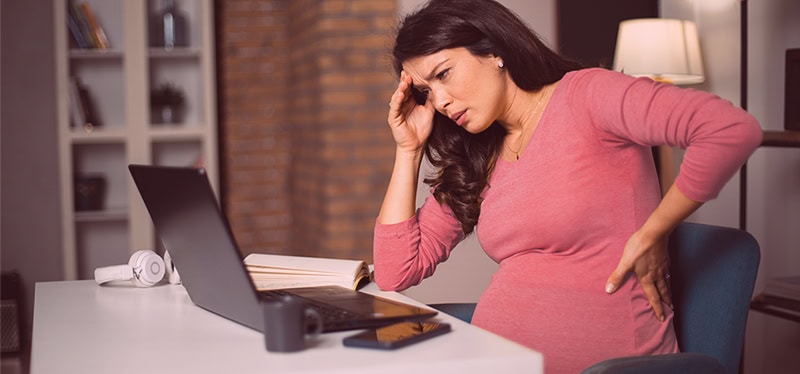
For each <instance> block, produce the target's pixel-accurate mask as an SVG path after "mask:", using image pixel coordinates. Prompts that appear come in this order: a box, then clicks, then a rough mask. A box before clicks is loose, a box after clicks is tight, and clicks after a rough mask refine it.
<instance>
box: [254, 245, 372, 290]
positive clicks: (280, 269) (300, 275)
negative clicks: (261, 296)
mask: <svg viewBox="0 0 800 374" xmlns="http://www.w3.org/2000/svg"><path fill="white" fill-rule="evenodd" d="M244 263H245V265H246V266H247V271H248V273H249V274H250V277H251V279H252V280H253V282H254V283H255V285H256V288H258V289H259V290H264V289H279V288H293V287H310V286H322V285H338V286H342V287H347V288H351V289H357V288H358V287H359V285H362V284H363V281H364V280H368V279H369V267H368V266H367V264H366V263H365V262H363V261H360V260H346V259H331V258H318V257H303V256H286V255H272V254H263V253H252V254H250V255H248V256H247V257H245V259H244Z"/></svg>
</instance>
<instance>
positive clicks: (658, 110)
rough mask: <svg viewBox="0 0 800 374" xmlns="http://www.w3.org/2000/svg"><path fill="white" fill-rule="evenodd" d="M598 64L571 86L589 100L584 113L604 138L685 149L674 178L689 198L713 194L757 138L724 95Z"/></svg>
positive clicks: (749, 120)
mask: <svg viewBox="0 0 800 374" xmlns="http://www.w3.org/2000/svg"><path fill="white" fill-rule="evenodd" d="M592 70H594V72H593V73H592ZM598 70H600V69H590V70H588V71H585V72H586V73H589V74H581V75H583V77H576V79H574V80H573V81H572V84H574V85H576V87H573V89H572V90H570V91H571V92H574V93H578V96H579V97H575V98H573V99H574V100H579V99H585V100H586V103H589V105H586V106H583V108H585V109H586V110H587V111H588V112H589V113H586V115H587V118H588V119H589V120H591V121H592V122H593V124H594V126H595V127H597V128H598V129H599V130H600V131H603V132H605V133H606V134H607V135H606V136H605V139H604V140H605V141H610V142H619V143H620V144H619V145H620V146H624V145H625V143H626V142H631V143H635V144H639V145H646V146H655V145H664V144H666V145H669V146H673V147H680V148H683V149H686V153H685V155H684V158H683V162H682V163H681V167H680V172H679V174H678V176H677V178H676V180H675V183H676V185H677V187H678V189H680V190H681V192H683V193H684V194H685V195H686V196H687V197H689V198H691V199H692V200H695V201H699V202H705V201H708V200H711V199H713V198H715V197H717V195H718V194H719V192H720V190H721V189H722V187H723V186H724V185H725V183H726V182H727V181H728V180H730V178H731V177H732V176H733V175H734V174H735V173H736V171H737V170H738V168H739V167H740V166H741V165H742V164H743V163H744V162H745V161H746V160H747V158H748V157H749V156H750V155H751V154H752V153H753V151H754V150H755V149H756V148H757V147H758V146H759V144H760V143H761V137H762V131H761V128H760V126H759V124H758V122H757V121H756V119H755V118H754V117H753V116H752V115H750V114H749V113H747V112H746V111H744V110H742V109H741V108H738V107H735V106H733V105H732V104H731V103H730V102H729V101H728V100H724V99H721V98H720V97H718V96H715V95H712V94H710V93H707V92H703V91H698V90H694V89H688V88H679V87H676V86H673V85H670V84H663V83H657V82H654V81H652V80H650V79H647V78H639V79H635V78H631V77H627V76H625V77H624V78H620V75H621V74H619V73H615V72H610V71H606V72H602V73H598V72H597V71H598ZM580 95H586V96H584V97H580ZM601 136H602V135H601Z"/></svg>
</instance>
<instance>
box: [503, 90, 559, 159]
mask: <svg viewBox="0 0 800 374" xmlns="http://www.w3.org/2000/svg"><path fill="white" fill-rule="evenodd" d="M549 91H550V87H549V86H545V88H544V89H543V90H542V93H541V96H539V100H537V101H536V107H535V108H534V110H533V118H536V117H537V116H538V115H539V112H540V111H541V110H542V108H543V106H542V104H543V103H544V101H545V98H547V95H548V92H549ZM531 127H533V125H532V124H531V123H528V125H527V126H525V127H524V128H523V129H522V133H521V134H520V135H519V147H517V150H516V151H515V150H513V149H512V148H511V146H510V145H508V143H506V148H508V150H509V151H511V153H513V154H514V156H515V157H516V159H517V160H519V153H520V152H521V151H522V144H523V143H524V142H525V134H527V131H528V129H529V128H531Z"/></svg>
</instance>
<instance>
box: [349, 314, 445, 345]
mask: <svg viewBox="0 0 800 374" xmlns="http://www.w3.org/2000/svg"><path fill="white" fill-rule="evenodd" d="M449 331H450V325H449V324H447V323H440V322H429V321H423V322H400V323H395V324H393V325H389V326H384V327H379V328H376V329H371V330H367V331H364V332H361V333H358V334H356V335H352V336H348V337H346V338H344V340H342V343H343V344H344V345H345V346H347V347H360V348H375V349H397V348H400V347H405V346H407V345H410V344H414V343H417V342H421V341H423V340H426V339H430V338H432V337H434V336H439V335H442V334H444V333H447V332H449Z"/></svg>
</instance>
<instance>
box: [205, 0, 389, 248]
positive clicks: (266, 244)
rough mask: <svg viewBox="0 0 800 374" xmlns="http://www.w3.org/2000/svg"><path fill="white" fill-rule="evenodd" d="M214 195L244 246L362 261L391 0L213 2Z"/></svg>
mask: <svg viewBox="0 0 800 374" xmlns="http://www.w3.org/2000/svg"><path fill="white" fill-rule="evenodd" d="M217 18H218V28H217V30H218V40H217V50H218V64H219V67H218V70H219V71H218V77H219V87H220V92H219V100H220V110H219V113H220V142H221V143H220V145H221V149H222V152H221V156H222V164H221V165H222V178H223V184H222V191H223V192H222V193H223V197H222V199H223V204H224V206H225V211H226V214H227V215H228V218H229V220H230V223H231V226H232V229H233V231H234V235H235V237H236V239H237V241H238V242H239V244H240V246H241V247H242V249H243V251H244V252H245V253H249V252H269V253H290V254H298V255H313V256H326V257H348V258H361V259H365V260H367V261H371V258H372V228H373V225H374V221H375V217H376V215H377V213H378V209H379V206H380V202H381V199H382V198H383V194H384V192H385V187H386V183H387V182H388V178H389V174H390V172H391V166H392V162H393V157H394V143H393V141H392V139H391V134H390V133H389V130H388V129H387V127H386V110H387V104H386V103H387V102H388V100H389V97H390V95H391V93H392V90H393V89H394V86H395V84H396V80H395V78H394V76H393V73H392V72H391V67H390V62H389V57H388V56H389V48H390V47H391V40H392V39H391V38H392V30H393V29H394V27H395V22H396V4H395V0H350V1H346V0H324V1H320V0H272V1H268V0H226V1H220V2H218V9H217Z"/></svg>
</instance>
